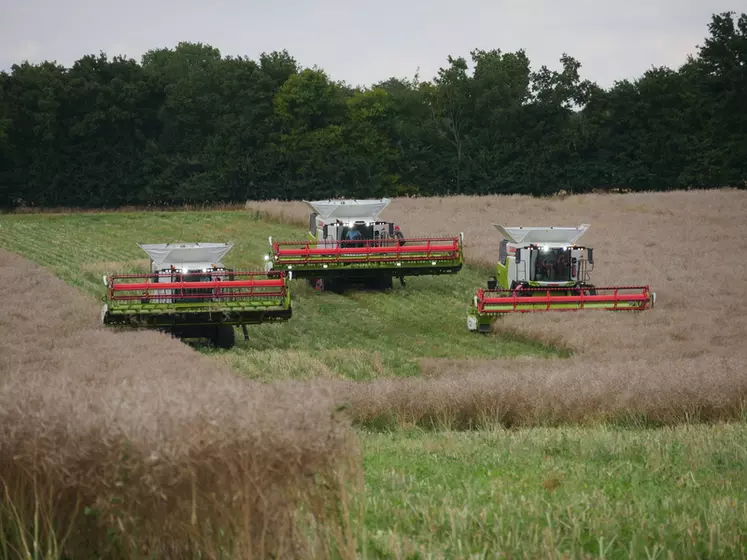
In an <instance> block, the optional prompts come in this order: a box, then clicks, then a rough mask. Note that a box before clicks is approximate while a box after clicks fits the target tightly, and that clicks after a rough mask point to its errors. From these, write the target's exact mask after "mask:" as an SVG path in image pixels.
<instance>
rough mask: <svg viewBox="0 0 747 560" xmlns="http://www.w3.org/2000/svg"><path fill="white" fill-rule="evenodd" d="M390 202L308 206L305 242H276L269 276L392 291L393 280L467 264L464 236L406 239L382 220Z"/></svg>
mask: <svg viewBox="0 0 747 560" xmlns="http://www.w3.org/2000/svg"><path fill="white" fill-rule="evenodd" d="M390 202H391V201H390V200H389V199H387V198H383V199H371V200H326V201H324V200H319V201H314V202H309V201H306V200H305V201H304V203H305V204H306V205H307V206H308V207H309V209H310V210H311V214H310V216H309V234H308V239H307V240H306V241H273V239H272V237H270V248H271V251H270V254H269V255H267V257H266V259H267V264H266V270H267V271H270V270H282V271H286V272H288V273H289V274H290V275H291V277H292V278H304V279H306V280H307V281H308V282H309V284H310V285H311V286H313V287H314V288H316V289H317V290H319V291H322V290H332V291H337V292H340V291H344V290H345V289H346V288H347V287H348V286H350V285H356V284H357V285H361V284H362V285H363V286H364V287H366V288H370V289H389V288H391V287H392V282H393V279H394V278H399V280H400V283H401V284H402V286H405V278H406V277H407V276H422V275H438V274H454V273H456V272H458V271H459V270H461V268H462V264H463V255H462V246H463V242H464V236H463V234H461V233H460V234H459V235H454V236H444V237H405V236H404V235H403V233H402V230H401V229H400V227H399V226H398V225H396V224H394V223H392V222H386V221H383V220H380V219H379V214H381V212H382V211H383V210H384V209H385V208H386V207H387V206H388V205H389V203H390Z"/></svg>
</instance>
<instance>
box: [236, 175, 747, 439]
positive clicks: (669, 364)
mask: <svg viewBox="0 0 747 560" xmlns="http://www.w3.org/2000/svg"><path fill="white" fill-rule="evenodd" d="M247 207H248V208H250V209H252V210H257V211H260V212H263V213H266V214H267V215H269V216H271V217H273V218H274V219H278V220H282V221H288V222H291V221H296V222H299V223H302V222H305V221H306V220H307V212H308V210H307V209H306V207H305V206H304V205H303V204H302V203H300V202H249V203H247ZM745 213H747V193H745V192H744V191H739V190H728V189H726V190H719V191H689V192H670V193H653V194H650V193H635V194H622V195H595V194H592V195H581V196H568V197H563V198H560V197H556V198H552V199H536V198H530V197H526V196H518V195H511V196H486V197H464V196H462V197H447V198H402V199H394V200H393V201H392V204H391V205H390V206H389V207H388V208H387V209H386V210H385V211H384V213H383V214H382V218H383V219H388V220H392V221H395V222H396V223H399V224H401V225H402V228H403V230H404V231H405V234H406V235H421V234H425V233H429V234H432V233H442V232H444V230H446V231H448V232H458V231H464V232H465V245H466V248H465V252H466V258H467V259H468V260H469V261H470V262H472V263H473V264H476V265H481V266H494V265H495V260H496V259H497V255H498V244H499V242H500V239H501V236H500V233H499V232H498V231H497V230H496V229H495V228H494V227H493V224H505V225H511V226H514V225H517V226H518V225H525V226H533V225H568V226H570V225H578V224H581V223H589V224H591V226H592V227H591V228H590V230H589V232H588V233H587V234H586V235H585V236H584V237H583V239H582V241H583V242H584V243H586V244H588V245H590V246H592V247H595V248H596V251H595V261H596V266H595V270H594V271H593V274H592V282H593V283H594V284H596V285H598V286H604V285H636V284H648V285H650V286H651V289H652V290H653V291H655V292H657V304H656V307H655V308H654V309H653V310H650V311H646V312H643V313H640V314H637V313H636V314H633V313H610V312H598V311H588V312H577V313H570V314H569V313H534V314H515V315H510V316H506V317H503V318H502V319H499V320H498V321H496V324H495V326H494V330H495V331H496V333H497V334H498V335H501V334H516V333H519V334H521V335H524V336H529V337H531V338H533V339H535V340H537V341H540V342H545V343H550V344H553V345H556V346H558V347H565V348H568V349H569V350H570V351H571V352H573V354H575V355H574V356H572V357H571V358H570V359H569V360H551V361H546V360H543V361H539V360H529V361H523V360H519V361H517V360H514V359H500V360H462V361H459V360H456V361H455V360H450V361H443V362H440V361H433V360H431V361H429V362H428V365H427V366H426V367H425V368H424V370H425V372H426V373H427V372H429V371H430V372H438V374H439V375H437V376H436V378H435V379H420V380H405V381H399V380H397V381H377V382H374V384H373V385H371V386H351V388H349V389H347V391H350V398H351V401H352V402H354V403H355V406H354V407H353V408H354V410H356V411H357V414H358V415H359V419H361V420H364V421H367V422H369V421H379V420H381V419H386V418H397V419H400V420H399V421H401V422H404V423H407V422H415V421H416V422H419V423H423V422H428V421H430V419H433V418H435V419H441V421H448V422H450V421H452V420H454V419H455V418H456V417H460V418H462V420H461V421H466V420H469V421H472V422H475V421H478V418H480V417H482V416H483V414H484V413H485V412H486V411H492V412H490V413H489V416H491V417H495V416H499V417H502V418H505V419H507V421H509V422H510V423H525V424H526V423H529V424H534V423H537V422H539V423H542V422H544V421H558V420H563V419H565V420H578V419H579V418H582V417H586V416H590V417H595V418H596V417H601V418H603V419H604V418H607V419H609V418H610V417H611V416H619V415H624V414H626V413H627V412H626V411H628V412H630V413H631V414H634V415H641V416H642V417H645V418H648V419H649V420H651V421H657V422H658V421H667V422H671V421H677V419H683V418H685V417H703V418H711V419H716V418H733V417H739V416H741V414H742V412H741V410H742V408H743V405H744V403H745V402H746V401H747V368H746V367H745V366H744V364H745V359H747V345H745V344H744V340H745V338H747V295H746V294H747V246H745V244H744V242H743V239H744V238H745V237H747V221H745V220H744V215H745ZM459 278H460V277H459V276H457V277H455V278H454V279H453V280H452V279H450V281H452V282H458V281H459ZM486 280H487V274H486ZM483 285H484V284H483ZM478 287H479V286H475V289H477V288H478ZM468 303H469V302H468V301H465V312H466V308H467V305H468ZM475 336H478V335H475ZM484 342H485V344H494V343H495V342H496V341H495V340H491V339H490V338H486V339H484ZM376 419H379V420H376ZM450 419H451V420H450Z"/></svg>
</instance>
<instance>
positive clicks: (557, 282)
mask: <svg viewBox="0 0 747 560" xmlns="http://www.w3.org/2000/svg"><path fill="white" fill-rule="evenodd" d="M495 227H496V228H497V229H498V230H499V231H500V232H501V233H502V234H503V237H504V239H503V240H502V241H501V244H500V250H499V255H498V264H497V266H496V276H493V277H490V278H489V279H488V289H487V290H486V289H483V288H480V289H478V290H477V293H476V294H475V295H474V297H473V299H472V303H471V305H470V308H469V311H468V313H467V328H468V329H469V330H471V331H479V332H488V331H490V325H491V323H492V322H493V320H494V319H495V318H496V317H500V316H502V315H503V314H505V313H527V312H537V311H539V312H542V311H579V310H582V309H599V310H609V311H642V310H645V309H649V308H651V307H653V306H654V303H655V302H656V293H654V292H651V291H650V290H649V287H648V286H647V285H639V286H602V287H600V286H594V285H593V284H590V283H589V279H590V275H591V271H592V270H593V269H594V250H593V248H591V247H585V246H582V245H578V244H577V243H576V242H577V241H578V240H579V238H580V237H581V236H582V235H583V234H584V233H585V232H586V230H588V229H589V227H590V225H589V224H582V225H580V226H578V227H554V226H548V227H504V226H499V225H495Z"/></svg>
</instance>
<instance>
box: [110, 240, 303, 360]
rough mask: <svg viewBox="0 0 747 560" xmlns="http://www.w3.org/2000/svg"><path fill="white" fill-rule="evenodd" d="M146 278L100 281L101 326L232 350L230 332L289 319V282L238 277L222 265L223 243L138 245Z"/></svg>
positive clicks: (274, 275)
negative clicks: (203, 341)
mask: <svg viewBox="0 0 747 560" xmlns="http://www.w3.org/2000/svg"><path fill="white" fill-rule="evenodd" d="M139 246H140V248H142V249H143V250H144V251H145V252H146V253H148V256H150V259H151V261H150V269H151V273H150V274H117V275H111V276H108V277H107V276H104V285H105V286H106V288H107V293H106V296H104V301H105V303H104V305H103V307H102V310H101V320H102V322H103V323H104V325H109V326H122V327H134V328H140V327H145V328H155V329H158V330H162V331H165V332H169V333H171V334H173V335H174V336H177V337H179V338H207V339H210V340H211V341H212V343H213V344H214V345H215V346H218V347H220V348H231V347H233V345H234V344H235V332H234V326H241V328H242V331H243V333H244V338H248V333H247V330H246V325H250V324H258V323H262V322H266V321H284V320H288V319H290V318H291V314H292V309H291V300H290V290H289V288H288V278H287V277H286V275H285V273H283V272H282V271H278V272H269V273H268V272H259V271H258V272H237V271H234V270H232V269H230V268H227V267H226V266H224V265H223V263H222V262H221V259H222V258H223V257H224V256H225V255H226V253H228V251H230V250H231V248H232V247H233V244H232V243H231V244H228V243H182V244H173V245H172V244H167V243H163V244H154V245H139Z"/></svg>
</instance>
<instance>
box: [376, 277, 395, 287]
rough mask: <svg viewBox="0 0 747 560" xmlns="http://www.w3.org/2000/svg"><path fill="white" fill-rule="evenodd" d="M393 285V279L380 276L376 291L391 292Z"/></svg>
mask: <svg viewBox="0 0 747 560" xmlns="http://www.w3.org/2000/svg"><path fill="white" fill-rule="evenodd" d="M393 284H394V278H392V277H391V276H381V277H379V282H378V289H379V290H391V289H392V285H393Z"/></svg>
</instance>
